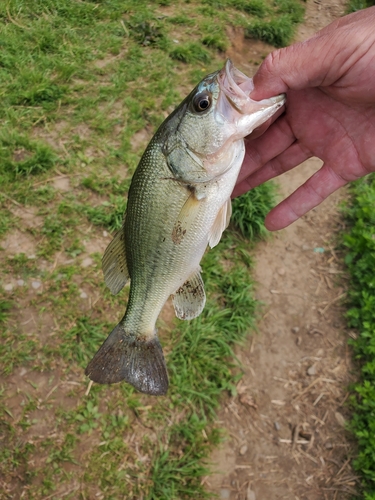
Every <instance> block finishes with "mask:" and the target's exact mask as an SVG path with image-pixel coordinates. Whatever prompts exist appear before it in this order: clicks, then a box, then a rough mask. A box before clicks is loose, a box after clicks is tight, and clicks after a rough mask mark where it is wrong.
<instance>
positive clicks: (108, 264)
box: [102, 226, 129, 295]
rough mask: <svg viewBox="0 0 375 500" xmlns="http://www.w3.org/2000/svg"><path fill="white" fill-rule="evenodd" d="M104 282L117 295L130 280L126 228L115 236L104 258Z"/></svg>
mask: <svg viewBox="0 0 375 500" xmlns="http://www.w3.org/2000/svg"><path fill="white" fill-rule="evenodd" d="M102 269H103V274H104V280H105V283H106V285H107V287H108V288H109V289H110V290H111V292H112V293H113V294H114V295H116V294H117V293H118V292H119V291H120V290H121V289H122V288H123V287H124V285H125V284H126V282H127V281H128V279H129V272H128V266H127V264H126V253H125V235H124V226H123V227H122V228H121V229H120V230H119V231H118V232H117V233H116V234H115V236H114V238H113V240H112V241H111V243H110V244H109V245H108V246H107V249H106V251H105V252H104V255H103V258H102Z"/></svg>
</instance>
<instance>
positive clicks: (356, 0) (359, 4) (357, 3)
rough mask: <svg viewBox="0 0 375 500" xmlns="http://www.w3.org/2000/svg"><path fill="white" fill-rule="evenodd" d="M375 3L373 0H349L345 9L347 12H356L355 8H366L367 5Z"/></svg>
mask: <svg viewBox="0 0 375 500" xmlns="http://www.w3.org/2000/svg"><path fill="white" fill-rule="evenodd" d="M372 5H375V0H350V1H349V3H348V5H347V8H346V11H347V13H348V14H349V13H350V12H356V11H357V10H362V9H366V8H367V7H371V6H372Z"/></svg>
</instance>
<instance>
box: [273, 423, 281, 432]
mask: <svg viewBox="0 0 375 500" xmlns="http://www.w3.org/2000/svg"><path fill="white" fill-rule="evenodd" d="M273 425H274V427H275V429H276V430H277V431H279V430H280V429H281V425H280V424H279V422H274V423H273Z"/></svg>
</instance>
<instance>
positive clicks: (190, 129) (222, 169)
mask: <svg viewBox="0 0 375 500" xmlns="http://www.w3.org/2000/svg"><path fill="white" fill-rule="evenodd" d="M252 90H253V83H252V79H251V78H248V77H247V76H245V75H244V74H243V73H241V72H240V71H239V70H238V69H236V68H235V67H234V66H233V64H232V63H231V61H229V60H228V61H227V62H226V64H225V66H224V68H223V69H221V70H220V71H216V72H215V73H212V74H210V75H208V76H207V77H206V78H204V79H203V80H202V81H201V82H200V83H199V85H197V87H196V88H195V89H194V90H193V91H192V92H191V93H190V94H189V95H188V96H187V97H186V99H184V101H183V102H182V103H181V104H180V105H179V106H178V107H177V109H176V110H175V111H174V112H173V113H172V114H171V115H170V116H169V117H168V118H167V119H166V120H165V121H164V123H163V124H162V125H161V126H160V128H159V129H158V130H157V132H156V134H155V135H154V137H153V138H152V140H151V142H150V143H149V145H148V146H147V148H146V150H145V152H144V154H143V156H142V158H141V161H140V163H139V165H138V167H137V169H136V171H135V173H134V176H133V179H132V182H131V186H130V190H129V195H128V204H127V209H126V214H125V218H124V224H123V227H122V228H121V229H120V231H119V232H118V233H117V234H116V235H115V237H114V239H113V240H112V242H111V243H110V244H109V246H108V248H107V250H106V251H105V253H104V256H103V261H102V264H103V272H104V278H105V282H106V284H107V286H108V287H109V289H110V290H111V292H112V293H114V294H117V293H118V292H119V291H120V290H121V289H122V288H123V286H124V285H125V283H126V282H127V281H128V280H129V279H130V292H129V300H128V304H127V309H126V312H125V315H124V317H123V318H122V320H121V321H120V322H119V324H118V325H117V326H116V327H115V328H114V330H113V331H112V333H111V334H110V335H109V337H108V338H107V340H106V341H105V342H104V344H103V345H102V346H101V348H100V349H99V351H98V352H97V353H96V355H95V356H94V358H93V359H92V360H91V362H90V363H89V365H88V366H87V368H86V372H85V373H86V375H88V376H89V377H90V379H91V380H93V381H95V382H98V383H101V384H111V383H114V382H120V381H122V380H125V381H127V382H129V383H130V384H132V385H133V386H134V387H135V388H136V389H137V390H138V391H140V392H144V393H146V394H152V395H162V394H165V393H166V392H167V389H168V374H167V368H166V364H165V360H164V356H163V351H162V348H161V345H160V342H159V340H158V337H157V334H156V329H155V323H156V320H157V318H158V316H159V313H160V311H161V309H162V307H163V306H164V304H165V302H166V301H167V299H168V297H169V296H170V295H171V296H172V302H173V305H174V309H175V313H176V316H177V317H178V318H180V319H184V320H190V319H193V318H196V317H197V316H199V314H200V313H201V312H202V310H203V308H204V304H205V300H206V297H205V292H204V285H203V281H202V277H201V273H200V271H201V268H200V265H199V264H200V261H201V258H202V256H203V254H204V252H205V250H206V248H207V245H209V246H210V247H211V248H212V247H214V246H215V245H217V243H218V242H219V241H220V238H221V235H222V233H223V231H224V229H225V228H226V227H227V226H228V223H229V219H230V215H231V200H230V196H231V193H232V190H233V187H234V185H235V182H236V179H237V176H238V173H239V171H240V167H241V164H242V161H243V158H244V154H245V146H244V137H245V136H246V135H248V134H250V133H251V132H252V131H253V130H254V129H255V128H256V127H259V126H260V125H261V124H262V123H264V122H265V121H266V120H267V119H268V118H270V117H271V116H272V115H273V114H274V113H275V112H276V111H277V110H278V109H279V108H280V107H281V106H282V105H283V104H284V102H285V96H284V95H280V96H276V97H273V98H270V99H265V100H263V101H259V102H256V101H253V100H251V99H250V97H249V94H250V92H251V91H252Z"/></svg>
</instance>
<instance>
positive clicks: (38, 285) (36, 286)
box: [31, 281, 42, 290]
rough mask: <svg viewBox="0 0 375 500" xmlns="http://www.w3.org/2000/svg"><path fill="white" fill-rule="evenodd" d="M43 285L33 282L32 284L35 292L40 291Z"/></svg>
mask: <svg viewBox="0 0 375 500" xmlns="http://www.w3.org/2000/svg"><path fill="white" fill-rule="evenodd" d="M41 284H42V283H41V282H40V281H32V282H31V286H32V287H33V288H34V290H38V288H40V286H41Z"/></svg>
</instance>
